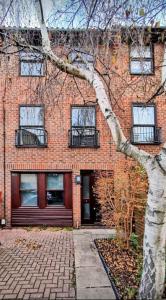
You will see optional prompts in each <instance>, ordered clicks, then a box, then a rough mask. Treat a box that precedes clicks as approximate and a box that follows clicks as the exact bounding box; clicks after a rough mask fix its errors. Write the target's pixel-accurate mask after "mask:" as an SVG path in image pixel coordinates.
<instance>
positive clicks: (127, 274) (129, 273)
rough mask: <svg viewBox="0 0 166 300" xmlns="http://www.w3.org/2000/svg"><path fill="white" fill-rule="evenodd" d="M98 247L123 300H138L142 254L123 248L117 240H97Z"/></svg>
mask: <svg viewBox="0 0 166 300" xmlns="http://www.w3.org/2000/svg"><path fill="white" fill-rule="evenodd" d="M96 243H97V247H98V250H99V251H100V253H101V254H102V256H103V257H104V260H105V262H106V264H107V266H108V267H109V269H110V272H111V274H112V276H113V278H114V280H115V284H116V286H117V288H118V291H119V294H120V296H121V298H122V299H136V298H135V297H136V293H137V291H138V287H139V282H140V273H141V271H140V270H141V264H142V254H141V253H138V252H136V251H134V250H131V249H124V248H122V247H121V246H120V245H119V243H118V242H117V240H114V239H111V240H106V239H103V240H97V241H96Z"/></svg>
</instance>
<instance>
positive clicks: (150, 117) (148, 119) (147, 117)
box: [133, 106, 155, 125]
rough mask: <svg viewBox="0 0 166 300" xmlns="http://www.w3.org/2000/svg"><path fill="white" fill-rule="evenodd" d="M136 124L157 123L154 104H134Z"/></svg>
mask: <svg viewBox="0 0 166 300" xmlns="http://www.w3.org/2000/svg"><path fill="white" fill-rule="evenodd" d="M133 120H134V125H155V118H154V106H146V107H144V106H134V107H133Z"/></svg>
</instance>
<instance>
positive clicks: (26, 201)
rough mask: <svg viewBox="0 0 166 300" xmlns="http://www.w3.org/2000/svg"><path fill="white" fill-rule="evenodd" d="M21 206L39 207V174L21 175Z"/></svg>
mask: <svg viewBox="0 0 166 300" xmlns="http://www.w3.org/2000/svg"><path fill="white" fill-rule="evenodd" d="M20 196H21V206H37V174H21V175H20Z"/></svg>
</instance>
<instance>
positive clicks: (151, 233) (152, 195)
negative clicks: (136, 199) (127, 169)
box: [139, 160, 166, 299]
mask: <svg viewBox="0 0 166 300" xmlns="http://www.w3.org/2000/svg"><path fill="white" fill-rule="evenodd" d="M147 172H148V179H149V192H148V202H147V208H146V215H145V231H144V247H143V251H144V253H143V254H144V259H143V274H142V279H141V285H140V290H139V297H140V299H161V297H162V294H163V290H164V282H165V234H166V223H165V218H166V213H165V211H166V174H165V173H164V172H163V171H162V169H161V168H160V166H159V165H158V163H157V161H155V160H153V161H152V163H151V164H150V166H149V168H148V170H147Z"/></svg>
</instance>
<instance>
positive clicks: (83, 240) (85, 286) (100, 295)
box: [73, 229, 116, 300]
mask: <svg viewBox="0 0 166 300" xmlns="http://www.w3.org/2000/svg"><path fill="white" fill-rule="evenodd" d="M113 235H115V231H114V230H110V229H90V230H89V229H79V230H74V232H73V236H74V250H75V273H76V298H77V299H78V300H81V299H105V300H106V299H109V300H112V299H116V297H115V294H114V291H113V289H112V286H111V283H110V280H109V278H108V276H107V273H106V271H105V269H104V267H103V264H102V262H101V259H100V257H99V255H98V251H97V249H96V246H95V244H94V239H97V238H108V237H111V236H113Z"/></svg>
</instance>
